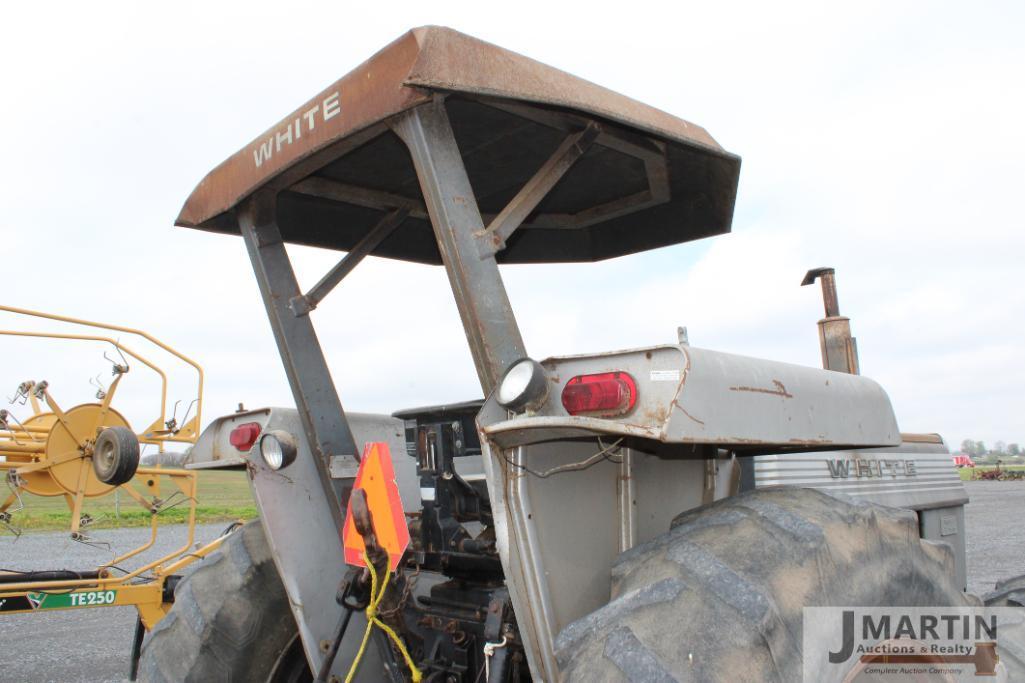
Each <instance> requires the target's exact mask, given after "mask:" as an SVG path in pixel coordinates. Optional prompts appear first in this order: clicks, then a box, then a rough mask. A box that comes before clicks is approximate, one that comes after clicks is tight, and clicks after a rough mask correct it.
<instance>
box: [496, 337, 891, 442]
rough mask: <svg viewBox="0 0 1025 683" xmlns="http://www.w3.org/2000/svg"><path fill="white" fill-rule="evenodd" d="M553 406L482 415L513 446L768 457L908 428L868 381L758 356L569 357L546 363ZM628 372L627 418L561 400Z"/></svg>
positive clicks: (661, 350) (678, 351)
mask: <svg viewBox="0 0 1025 683" xmlns="http://www.w3.org/2000/svg"><path fill="white" fill-rule="evenodd" d="M541 365H542V366H543V367H544V368H545V370H546V372H547V375H548V379H549V382H550V387H549V393H548V399H547V400H546V401H545V402H544V404H543V405H542V406H541V407H540V408H538V409H537V410H536V411H535V412H533V413H531V414H527V415H520V416H515V417H510V414H509V412H508V411H506V410H504V409H503V408H502V407H501V406H499V405H498V404H497V402H496V400H495V396H492V397H491V398H489V399H488V401H487V402H486V403H485V406H484V409H483V410H482V412H481V414H480V418H479V420H480V424H481V427H482V429H483V432H484V434H485V435H486V436H487V437H488V438H489V439H491V440H492V441H494V442H495V443H496V444H498V445H499V446H501V447H513V446H519V445H525V444H528V443H536V442H541V441H551V440H555V439H565V438H573V437H586V436H593V435H594V434H595V433H598V434H609V435H611V436H617V435H618V436H622V437H636V438H641V439H646V440H652V441H657V442H661V443H665V444H691V445H695V446H698V445H715V446H718V447H722V448H730V449H733V450H735V451H737V452H738V453H745V454H767V453H786V452H794V451H809V450H815V451H821V450H832V449H844V448H867V447H873V446H895V445H898V444H900V442H901V436H900V430H899V429H898V427H897V420H896V418H895V417H894V414H893V408H892V406H891V405H890V399H889V398H888V397H887V395H886V392H885V391H883V389H882V387H880V386H879V385H878V384H877V383H876V382H874V381H872V380H871V379H868V378H867V377H862V376H860V375H849V374H846V373H842V372H832V371H830V370H820V369H817V368H808V367H804V366H800V365H791V364H789V363H779V362H775V361H769V360H762V359H758V358H749V357H747V356H738V355H734V354H729V353H721V352H719V351H709V350H707V349H699V348H694V347H692V346H687V345H679V346H660V347H653V348H650V349H637V350H631V351H619V352H614V353H608V354H602V355H593V356H567V357H561V358H549V359H547V360H545V361H542V363H541ZM615 372H625V373H628V374H629V375H630V377H631V378H632V380H633V382H634V383H635V386H636V403H635V404H634V405H633V407H632V409H630V410H629V411H628V412H626V413H625V414H623V415H622V416H619V417H611V418H610V417H588V416H580V415H576V416H574V415H570V414H569V413H568V412H567V410H566V408H565V407H564V406H563V404H562V402H561V401H560V397H561V396H562V394H563V391H564V389H565V388H566V385H567V383H568V382H570V381H571V380H572V379H573V378H575V377H580V376H584V375H597V374H602V373H615Z"/></svg>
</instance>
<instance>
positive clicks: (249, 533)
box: [139, 520, 312, 683]
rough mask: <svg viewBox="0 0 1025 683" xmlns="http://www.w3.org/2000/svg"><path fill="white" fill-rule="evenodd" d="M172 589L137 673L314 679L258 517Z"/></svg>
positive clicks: (152, 680)
mask: <svg viewBox="0 0 1025 683" xmlns="http://www.w3.org/2000/svg"><path fill="white" fill-rule="evenodd" d="M174 595H175V601H174V606H173V607H172V608H171V611H170V613H168V615H167V616H166V617H164V618H163V619H162V620H161V621H160V622H159V623H158V624H157V625H156V626H155V627H154V628H153V630H152V632H151V633H150V634H149V636H148V637H147V638H146V641H145V642H144V643H143V646H142V657H141V659H140V662H139V680H141V681H146V682H149V683H158V682H160V683H163V682H168V683H172V682H173V683H176V682H178V681H195V682H196V683H199V682H204V683H205V682H207V681H239V682H243V681H245V682H249V681H280V682H285V681H288V682H293V683H299V682H300V681H309V680H312V677H311V676H310V673H309V667H308V666H307V665H306V658H305V655H304V654H303V651H302V643H301V642H300V640H299V638H298V629H297V628H296V624H295V619H294V618H293V616H292V613H291V610H290V609H289V602H288V596H287V594H286V593H285V588H284V586H283V585H282V583H281V579H280V577H279V576H278V572H277V568H276V567H275V566H274V561H273V559H272V557H271V552H270V547H269V546H268V545H267V540H266V537H265V536H264V532H263V526H262V525H261V524H260V521H259V520H255V521H252V522H248V523H246V524H245V525H243V526H242V527H241V528H240V529H238V530H237V531H235V532H234V533H232V534H231V535H230V536H229V537H228V538H227V539H226V540H225V541H224V543H223V544H222V545H221V547H220V548H219V549H218V550H217V551H216V552H214V553H212V554H211V555H210V556H209V557H207V558H206V559H204V560H202V561H201V562H200V563H199V564H198V566H197V567H196V569H195V570H193V571H192V572H191V573H189V574H186V575H185V576H184V577H183V578H182V580H181V582H179V583H178V585H177V586H176V587H175V591H174Z"/></svg>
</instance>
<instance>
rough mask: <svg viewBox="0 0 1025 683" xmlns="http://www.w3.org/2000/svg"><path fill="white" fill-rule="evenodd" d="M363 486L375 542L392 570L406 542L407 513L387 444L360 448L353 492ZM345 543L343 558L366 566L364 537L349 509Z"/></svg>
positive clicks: (404, 548)
mask: <svg viewBox="0 0 1025 683" xmlns="http://www.w3.org/2000/svg"><path fill="white" fill-rule="evenodd" d="M357 489H363V491H364V492H365V493H366V495H367V507H368V508H369V509H370V516H371V518H372V519H373V522H374V533H375V534H376V536H377V542H378V543H379V544H380V545H381V547H382V548H384V549H385V550H387V551H388V564H389V566H390V567H391V569H392V571H395V569H396V568H398V566H399V560H401V559H402V553H404V552H406V547H407V546H408V545H409V527H408V526H407V525H406V514H405V513H404V512H403V511H402V499H401V498H400V497H399V487H398V485H397V484H396V483H395V468H394V467H393V466H392V461H391V452H390V451H389V449H388V444H386V443H383V442H375V443H368V444H366V446H364V447H363V459H362V460H360V463H359V471H358V472H357V473H356V482H355V484H354V485H353V491H355V490H357ZM342 543H343V545H344V546H345V561H346V563H348V564H351V565H356V566H360V567H362V566H365V565H366V560H365V559H364V555H363V553H364V551H365V549H366V548H365V546H364V545H363V537H362V536H360V534H359V532H358V531H356V522H355V521H354V520H353V518H352V509H351V508H350V509H347V510H346V513H345V526H344V528H343V531H342Z"/></svg>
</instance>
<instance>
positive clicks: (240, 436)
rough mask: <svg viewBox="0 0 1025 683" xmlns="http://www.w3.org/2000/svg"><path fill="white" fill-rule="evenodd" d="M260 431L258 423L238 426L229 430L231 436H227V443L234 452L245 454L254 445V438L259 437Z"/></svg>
mask: <svg viewBox="0 0 1025 683" xmlns="http://www.w3.org/2000/svg"><path fill="white" fill-rule="evenodd" d="M260 429H261V428H260V423H259V422H246V423H245V424H240V425H239V426H238V427H235V428H234V429H232V430H231V434H229V435H228V441H229V442H230V443H231V445H232V446H234V447H235V449H236V450H239V451H242V452H243V453H246V452H248V451H249V449H250V448H252V447H253V444H254V443H256V438H257V437H258V436H260Z"/></svg>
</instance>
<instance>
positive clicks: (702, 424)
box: [673, 401, 705, 427]
mask: <svg viewBox="0 0 1025 683" xmlns="http://www.w3.org/2000/svg"><path fill="white" fill-rule="evenodd" d="M673 405H674V406H676V407H677V408H679V409H680V412H682V413H683V414H684V415H686V416H687V417H689V418H690V419H692V420H694V421H695V422H697V423H698V424H699V425H701V426H702V427H704V426H705V421H704V420H699V419H698V418H696V417H694V416H693V415H691V414H690V413H688V412H687V409H686V408H684V407H683V406H681V405H680V402H679V401H673Z"/></svg>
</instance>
